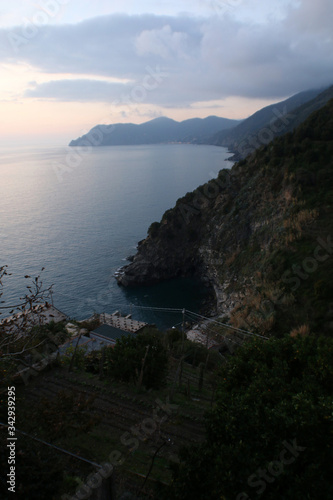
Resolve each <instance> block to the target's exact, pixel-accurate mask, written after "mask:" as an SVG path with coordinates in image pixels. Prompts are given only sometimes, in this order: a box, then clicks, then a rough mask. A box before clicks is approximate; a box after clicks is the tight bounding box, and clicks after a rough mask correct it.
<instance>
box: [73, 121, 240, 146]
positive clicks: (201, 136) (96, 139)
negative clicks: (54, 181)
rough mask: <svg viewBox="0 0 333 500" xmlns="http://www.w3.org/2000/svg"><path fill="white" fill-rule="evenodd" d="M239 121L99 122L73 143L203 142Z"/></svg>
mask: <svg viewBox="0 0 333 500" xmlns="http://www.w3.org/2000/svg"><path fill="white" fill-rule="evenodd" d="M239 123H240V120H229V119H228V118H220V117H218V116H208V117H207V118H192V119H189V120H185V121H182V122H177V121H175V120H172V119H170V118H166V117H160V118H155V119H154V120H150V121H148V122H145V123H142V124H140V125H135V124H133V123H117V124H114V125H97V126H96V127H93V128H92V129H91V130H90V132H88V134H85V135H83V136H82V137H79V138H78V139H75V140H72V141H71V142H70V144H69V145H70V146H87V143H89V144H90V145H93V146H130V145H140V144H159V143H170V142H185V143H188V142H190V143H196V142H200V143H202V142H205V141H208V140H209V137H211V136H213V135H214V134H216V133H217V132H219V131H221V130H226V129H229V128H232V127H235V126H236V125H238V124H239Z"/></svg>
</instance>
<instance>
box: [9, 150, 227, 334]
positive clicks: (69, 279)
mask: <svg viewBox="0 0 333 500" xmlns="http://www.w3.org/2000/svg"><path fill="white" fill-rule="evenodd" d="M229 155H230V154H229V153H228V151H227V150H226V149H225V148H219V147H215V146H196V145H190V144H162V145H147V146H111V147H100V148H93V149H92V150H87V151H85V150H83V149H80V148H65V147H42V148H33V147H30V148H12V149H10V148H1V149H0V176H1V177H0V179H1V182H0V242H1V243H0V248H1V254H0V256H1V261H0V265H5V264H6V265H8V266H9V272H11V273H12V276H8V277H7V278H6V279H5V282H4V296H3V298H4V299H5V300H6V302H7V303H9V304H11V303H17V300H18V298H19V297H22V296H23V295H24V293H25V292H26V290H25V286H26V285H27V284H30V283H28V281H29V280H25V279H24V276H25V275H27V274H29V275H31V276H32V277H34V276H36V275H37V274H38V273H39V272H40V270H41V268H42V267H44V268H45V271H44V272H43V273H42V276H43V282H44V284H45V285H46V286H49V285H51V284H54V286H53V290H54V294H53V300H54V305H55V306H56V307H58V308H59V309H60V310H62V311H63V312H65V313H66V314H68V315H69V316H70V317H73V318H76V319H83V318H85V317H88V316H89V315H91V314H92V313H94V312H98V313H100V312H113V311H115V310H120V311H121V312H122V313H129V312H130V311H132V313H133V316H134V317H135V318H137V319H141V320H145V321H149V322H154V323H156V324H158V325H159V326H160V327H167V326H171V325H173V324H176V323H177V322H178V321H180V319H179V315H178V316H177V315H175V316H174V317H173V316H172V314H171V313H169V314H166V313H157V312H153V311H149V310H147V309H140V308H139V307H138V306H143V307H162V306H163V307H172V308H183V307H186V308H187V309H190V310H197V309H198V307H199V305H200V301H201V300H202V298H203V297H204V291H203V290H202V289H201V287H199V286H198V285H197V284H195V283H193V282H192V281H191V280H173V281H170V282H168V283H163V284H160V285H157V286H154V287H149V288H144V289H134V290H124V289H123V288H121V287H119V286H118V285H117V283H116V281H115V279H114V273H115V272H116V271H117V269H119V268H120V267H121V266H123V265H124V264H126V261H125V259H126V257H127V256H129V255H133V254H134V253H135V248H136V245H137V243H138V241H140V240H142V239H143V238H145V237H146V234H147V229H148V227H149V226H150V224H151V223H152V222H154V221H159V220H160V219H161V217H162V215H163V213H164V212H165V210H167V209H169V208H172V207H173V206H174V205H175V202H176V200H177V199H178V198H179V197H181V196H183V195H185V194H186V193H187V192H188V191H192V190H193V189H195V188H196V187H197V186H199V185H201V184H203V183H204V182H207V181H208V180H209V179H211V178H213V177H216V176H217V174H218V172H219V170H221V169H222V168H230V167H231V166H232V163H231V162H229V161H225V160H226V159H227V158H228V156H229ZM130 304H133V306H131V305H130Z"/></svg>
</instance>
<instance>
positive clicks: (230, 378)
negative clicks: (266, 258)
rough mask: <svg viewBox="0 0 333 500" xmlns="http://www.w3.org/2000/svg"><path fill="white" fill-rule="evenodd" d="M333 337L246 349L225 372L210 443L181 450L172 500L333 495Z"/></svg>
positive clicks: (285, 340) (253, 345) (252, 345)
mask: <svg viewBox="0 0 333 500" xmlns="http://www.w3.org/2000/svg"><path fill="white" fill-rule="evenodd" d="M332 387H333V340H332V339H329V338H325V337H320V338H315V337H313V336H306V337H300V336H299V337H297V338H291V337H286V338H283V339H278V340H276V339H275V340H274V339H272V340H270V341H268V342H266V343H265V342H262V341H259V340H257V339H256V340H254V341H252V342H250V343H249V344H247V345H245V346H244V347H243V348H241V349H240V350H239V351H238V353H237V355H236V356H235V357H234V359H232V360H230V361H229V363H227V364H226V365H225V366H224V367H223V368H222V369H221V372H220V381H219V392H218V398H217V404H216V407H215V408H214V410H213V411H212V412H211V413H210V414H209V415H208V418H207V430H206V441H205V442H204V444H202V445H199V446H196V447H192V448H188V449H185V450H183V452H182V453H181V461H180V463H179V464H178V465H176V466H174V467H173V468H174V481H173V485H172V489H171V490H170V491H168V494H167V495H168V498H173V499H181V500H187V499H188V500H190V499H193V498H197V499H200V500H214V499H216V500H217V499H219V500H221V499H225V500H229V499H230V500H231V499H232V500H234V499H238V500H246V499H250V498H251V499H253V498H265V499H272V500H281V499H284V500H289V499H290V500H292V499H295V498H304V499H309V500H310V499H312V500H313V499H315V498H318V495H319V496H320V498H323V499H328V498H333V486H332V482H331V463H332V458H333V456H332V454H333V453H332V444H333V443H332V441H333V435H332V433H333V428H332V420H333V402H332Z"/></svg>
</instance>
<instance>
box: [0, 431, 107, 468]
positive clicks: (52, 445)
mask: <svg viewBox="0 0 333 500" xmlns="http://www.w3.org/2000/svg"><path fill="white" fill-rule="evenodd" d="M0 425H2V426H3V427H8V425H7V424H4V423H3V422H0ZM15 432H18V433H19V434H23V436H27V437H29V438H30V439H33V440H34V441H38V442H39V443H42V444H45V445H46V446H49V447H50V448H54V449H55V450H57V451H61V452H62V453H65V454H66V455H70V456H71V457H74V458H77V459H78V460H81V461H83V462H86V463H88V464H90V465H93V466H94V467H99V468H101V467H102V466H101V465H100V464H97V463H96V462H92V461H91V460H87V459H86V458H82V457H79V456H78V455H75V453H71V452H70V451H67V450H64V449H63V448H60V447H59V446H56V445H54V444H51V443H48V442H47V441H44V440H43V439H39V438H36V437H34V436H31V435H30V434H27V433H26V432H23V431H20V430H18V429H17V428H15Z"/></svg>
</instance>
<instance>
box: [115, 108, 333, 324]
mask: <svg viewBox="0 0 333 500" xmlns="http://www.w3.org/2000/svg"><path fill="white" fill-rule="evenodd" d="M332 158H333V101H330V102H329V103H328V104H327V105H326V106H325V107H324V108H322V109H321V110H319V111H317V112H315V113H313V114H312V115H311V116H310V118H309V119H308V120H307V121H306V122H304V123H303V124H302V125H301V126H300V127H299V128H297V129H296V130H295V131H294V132H292V133H288V134H287V135H285V136H283V137H280V138H277V139H275V140H274V141H273V142H272V143H271V144H269V145H268V146H265V147H263V148H261V149H260V150H258V151H257V152H256V153H255V154H253V155H251V156H249V157H247V159H245V160H242V161H241V162H239V163H237V164H236V165H235V166H234V167H233V168H232V170H230V171H228V170H222V171H221V172H220V173H219V176H218V178H217V179H214V180H212V181H210V182H208V183H207V184H205V185H203V186H200V187H199V188H197V189H196V190H195V191H193V192H192V193H187V195H186V196H184V197H183V198H181V199H179V200H178V201H177V203H176V206H175V207H174V208H173V209H171V210H168V211H167V212H166V213H165V214H164V215H163V218H162V220H161V222H159V223H158V222H155V223H153V224H152V225H151V226H150V228H149V230H148V236H147V238H146V239H145V240H143V241H141V242H140V243H139V246H138V252H137V254H136V256H135V257H134V259H133V262H132V263H131V264H129V265H128V266H125V268H123V270H122V272H121V273H120V275H119V276H118V278H117V279H118V282H119V284H121V285H124V286H134V285H146V284H152V283H156V282H158V281H161V280H165V279H169V278H173V277H177V276H189V275H198V276H199V277H200V278H201V279H202V280H203V282H206V283H209V284H210V285H211V286H213V287H214V289H215V294H216V305H217V309H218V311H219V312H220V313H224V314H228V315H229V316H230V321H231V322H232V323H233V324H234V325H237V326H240V327H242V326H243V327H248V328H251V329H252V330H257V331H260V332H266V333H267V332H269V331H271V330H274V331H275V332H279V331H282V330H284V329H285V328H289V329H291V328H298V327H300V326H303V327H304V328H307V327H308V326H311V327H315V328H328V329H330V328H331V326H332V323H331V322H332V320H333V314H332V310H333V308H332V309H330V302H329V294H331V295H332V291H333V288H332V282H333V281H332V278H333V273H332V253H333V247H332V244H331V240H330V238H331V235H332V229H333V227H332V207H331V203H332V199H333V189H332V164H333V161H332Z"/></svg>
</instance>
